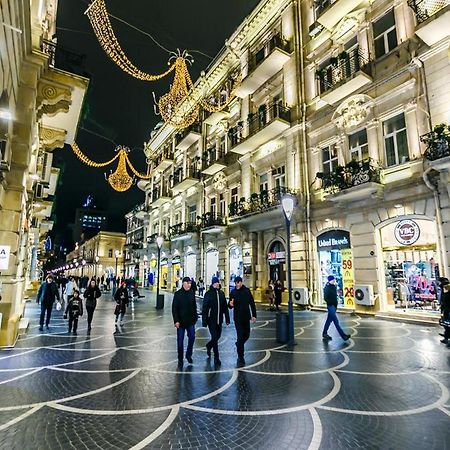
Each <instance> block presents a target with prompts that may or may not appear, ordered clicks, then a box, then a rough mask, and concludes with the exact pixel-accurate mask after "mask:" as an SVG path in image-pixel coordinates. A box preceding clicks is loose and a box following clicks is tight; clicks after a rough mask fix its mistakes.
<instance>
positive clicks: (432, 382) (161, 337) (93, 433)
mask: <svg viewBox="0 0 450 450" xmlns="http://www.w3.org/2000/svg"><path fill="white" fill-rule="evenodd" d="M104 297H105V296H104ZM104 297H102V298H101V299H100V302H99V306H98V308H97V310H96V312H95V315H94V322H93V329H92V333H91V334H90V335H89V334H87V325H86V319H85V317H83V318H82V319H81V322H80V324H79V329H78V335H77V336H73V335H68V334H67V329H66V325H67V322H66V321H64V320H63V319H62V314H61V313H60V312H56V311H54V316H53V319H52V322H51V326H50V331H49V332H43V333H42V332H39V331H38V309H37V307H36V305H28V310H27V314H28V317H29V318H30V330H29V333H28V334H27V335H26V336H25V337H23V338H21V339H20V340H19V342H18V343H17V345H16V347H15V348H14V349H13V350H3V351H1V352H0V448H2V449H45V450H48V449H64V450H67V449H130V448H132V449H142V448H152V449H153V448H155V449H156V448H162V449H187V448H204V449H226V448H232V449H262V448H264V449H265V448H267V449H277V450H278V449H319V448H320V449H333V450H335V449H356V448H357V449H360V448H361V449H371V450H372V449H421V450H423V449H427V450H431V449H439V450H442V449H446V448H450V399H449V387H450V349H447V348H445V347H444V346H443V345H442V344H440V343H439V339H440V338H439V336H438V332H439V331H440V330H439V328H437V327H426V326H423V325H410V324H404V323H400V322H390V321H380V320H375V319H370V318H360V317H358V316H350V315H345V314H341V315H340V318H341V322H342V325H343V328H344V329H345V330H348V331H349V332H350V333H351V334H352V338H351V340H350V341H348V342H347V343H344V342H343V341H342V340H341V339H340V338H339V336H338V335H337V333H335V330H334V329H333V326H332V327H331V328H330V333H331V335H332V337H333V340H332V341H330V342H328V343H327V342H323V341H322V339H321V326H322V324H323V321H324V319H325V315H324V314H323V313H319V312H296V320H295V331H296V334H297V337H296V339H297V345H296V346H295V348H294V350H292V351H291V350H288V349H286V348H285V347H284V346H282V345H280V344H278V343H277V342H276V341H275V339H274V337H275V315H274V313H273V312H270V311H266V310H265V308H264V307H263V306H259V307H258V321H257V323H256V324H255V325H254V326H252V332H251V337H250V341H249V342H248V344H247V346H246V365H245V366H244V367H237V366H236V352H235V345H234V340H235V330H234V327H233V325H232V326H230V327H229V328H225V329H224V332H223V335H222V339H221V341H220V350H221V360H222V366H221V367H220V370H215V368H214V365H213V362H212V361H210V360H208V359H207V355H206V349H205V344H206V342H207V341H208V337H207V336H208V334H207V331H206V329H203V328H200V329H198V330H197V338H196V342H195V350H194V357H193V358H194V364H193V365H187V364H186V365H185V366H184V368H183V369H182V370H177V356H176V342H175V341H176V338H175V329H174V327H173V324H172V320H171V309H170V299H169V298H168V296H166V307H165V309H164V310H163V311H161V310H155V308H154V298H153V297H152V298H151V299H149V295H148V294H147V298H146V299H144V300H141V301H139V302H136V303H135V304H134V306H133V307H132V308H131V307H130V308H129V309H128V312H127V315H126V320H125V323H124V325H123V326H122V327H121V329H120V330H117V332H114V329H115V327H114V316H113V310H114V304H113V302H112V301H110V300H109V299H108V298H104ZM199 324H200V322H199Z"/></svg>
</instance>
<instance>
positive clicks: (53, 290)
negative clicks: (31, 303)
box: [37, 281, 59, 306]
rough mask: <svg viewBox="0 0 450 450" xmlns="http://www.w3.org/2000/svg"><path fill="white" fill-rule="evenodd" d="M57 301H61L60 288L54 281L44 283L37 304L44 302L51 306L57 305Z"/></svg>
mask: <svg viewBox="0 0 450 450" xmlns="http://www.w3.org/2000/svg"><path fill="white" fill-rule="evenodd" d="M55 300H58V301H59V291H58V286H56V283H55V282H54V281H53V282H51V283H48V282H47V281H44V282H43V283H42V284H41V286H40V287H39V291H38V294H37V302H38V303H41V302H42V304H44V305H47V306H51V305H53V303H55Z"/></svg>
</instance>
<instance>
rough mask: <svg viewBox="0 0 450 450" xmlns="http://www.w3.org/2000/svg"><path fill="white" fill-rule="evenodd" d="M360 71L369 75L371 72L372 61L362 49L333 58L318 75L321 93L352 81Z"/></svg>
mask: <svg viewBox="0 0 450 450" xmlns="http://www.w3.org/2000/svg"><path fill="white" fill-rule="evenodd" d="M359 71H363V72H365V73H367V74H368V75H370V72H371V65H370V60H369V58H368V57H367V55H365V54H364V53H363V52H362V51H361V49H358V50H357V51H354V52H351V53H346V52H343V53H341V54H340V55H339V56H338V57H336V58H331V59H330V64H329V65H328V66H327V67H325V68H323V69H320V70H318V71H317V73H316V77H317V79H318V80H319V87H320V93H321V94H323V93H324V92H327V91H329V90H330V89H333V88H334V87H335V86H337V85H340V84H342V83H343V82H345V81H346V80H349V79H351V78H352V77H353V76H354V75H355V74H356V73H357V72H359Z"/></svg>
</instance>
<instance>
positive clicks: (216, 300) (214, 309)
mask: <svg viewBox="0 0 450 450" xmlns="http://www.w3.org/2000/svg"><path fill="white" fill-rule="evenodd" d="M224 315H225V322H226V324H227V326H228V325H230V313H229V312H228V307H227V300H226V299H225V294H224V293H223V291H221V290H220V289H219V279H218V278H217V277H212V281H211V287H210V288H209V291H208V292H207V293H206V294H205V297H204V298H203V308H202V322H203V326H204V327H206V326H207V327H208V329H209V333H210V334H211V340H210V341H209V342H208V343H207V344H206V353H207V355H208V358H210V357H211V349H213V351H214V365H216V366H220V365H221V364H222V363H221V362H220V359H219V346H218V342H219V339H220V336H221V334H222V324H223V316H224Z"/></svg>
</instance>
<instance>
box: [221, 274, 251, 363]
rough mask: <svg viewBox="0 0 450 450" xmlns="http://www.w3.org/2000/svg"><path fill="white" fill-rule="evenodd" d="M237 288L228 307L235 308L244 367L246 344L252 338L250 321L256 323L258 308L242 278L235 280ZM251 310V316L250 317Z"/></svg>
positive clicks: (239, 357) (237, 345)
mask: <svg viewBox="0 0 450 450" xmlns="http://www.w3.org/2000/svg"><path fill="white" fill-rule="evenodd" d="M234 283H235V286H236V287H235V288H234V289H233V290H232V291H231V293H230V301H229V302H228V307H229V308H230V309H232V308H234V325H235V327H236V335H237V340H236V349H237V353H238V364H240V365H244V364H245V359H244V344H245V343H246V342H247V341H248V338H249V337H250V320H251V321H252V323H255V322H256V306H255V300H254V299H253V295H252V293H251V292H250V289H249V288H247V287H246V286H244V285H243V284H242V278H241V277H239V276H238V277H236V278H235V279H234ZM250 310H251V315H250Z"/></svg>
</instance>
